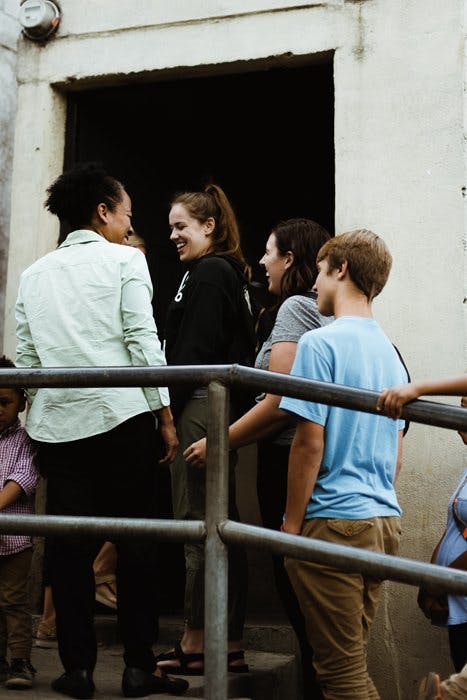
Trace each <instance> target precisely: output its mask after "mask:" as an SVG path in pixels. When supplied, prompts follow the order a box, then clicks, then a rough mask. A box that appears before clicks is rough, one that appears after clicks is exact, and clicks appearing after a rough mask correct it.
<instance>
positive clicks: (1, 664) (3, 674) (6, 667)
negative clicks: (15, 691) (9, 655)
mask: <svg viewBox="0 0 467 700" xmlns="http://www.w3.org/2000/svg"><path fill="white" fill-rule="evenodd" d="M9 673H10V664H9V663H8V661H7V660H6V658H5V657H4V656H0V683H5V681H6V679H7V678H8V674H9Z"/></svg>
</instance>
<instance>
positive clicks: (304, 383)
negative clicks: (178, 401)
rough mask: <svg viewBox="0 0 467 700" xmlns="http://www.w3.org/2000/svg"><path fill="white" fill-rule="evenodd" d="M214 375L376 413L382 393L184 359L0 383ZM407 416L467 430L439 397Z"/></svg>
mask: <svg viewBox="0 0 467 700" xmlns="http://www.w3.org/2000/svg"><path fill="white" fill-rule="evenodd" d="M212 381H218V382H222V384H224V385H226V386H239V387H245V388H249V389H258V391H265V390H267V391H269V392H270V393H273V394H278V395H279V396H293V397H294V398H298V399H308V400H312V401H316V402H317V403H324V404H328V405H334V406H340V407H342V408H350V409H353V410H358V411H364V412H367V413H376V410H375V405H376V399H377V397H378V393H377V392H375V391H369V390H367V389H360V388H355V387H348V386H342V385H340V384H332V383H330V382H318V381H314V380H311V379H304V378H302V377H291V376H290V375H289V374H283V373H282V372H271V371H268V370H261V369H253V368H251V367H243V366H242V365H236V364H233V365H183V366H173V367H86V368H84V367H82V368H76V367H41V368H38V369H29V368H28V369H26V368H21V369H20V368H15V369H3V368H1V369H0V386H5V387H7V386H26V387H28V388H36V387H43V388H45V387H48V388H54V387H55V388H58V387H104V386H107V387H108V386H113V387H115V386H118V387H124V386H142V387H154V386H166V385H170V384H197V385H198V386H199V385H201V384H203V385H208V384H209V383H210V382H212ZM402 418H404V419H406V420H410V421H413V422H414V423H424V424H426V425H434V426H437V427H439V428H449V429H451V430H467V415H466V411H465V409H463V408H458V407H457V406H450V405H447V404H442V403H438V402H435V401H425V400H417V401H412V402H410V403H409V404H407V405H406V406H404V408H403V410H402Z"/></svg>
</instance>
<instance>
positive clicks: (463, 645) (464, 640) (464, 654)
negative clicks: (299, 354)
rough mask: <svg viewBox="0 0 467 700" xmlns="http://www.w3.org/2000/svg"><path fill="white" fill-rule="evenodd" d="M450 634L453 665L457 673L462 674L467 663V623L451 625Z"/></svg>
mask: <svg viewBox="0 0 467 700" xmlns="http://www.w3.org/2000/svg"><path fill="white" fill-rule="evenodd" d="M448 633H449V648H450V651H451V659H452V663H453V664H454V668H455V669H456V673H460V672H461V671H462V669H463V668H464V666H465V664H466V663H467V622H464V624H462V625H449V627H448Z"/></svg>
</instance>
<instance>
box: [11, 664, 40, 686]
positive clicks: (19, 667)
mask: <svg viewBox="0 0 467 700" xmlns="http://www.w3.org/2000/svg"><path fill="white" fill-rule="evenodd" d="M35 675H36V669H35V668H34V666H31V662H30V661H29V659H12V660H11V664H10V670H9V672H8V675H7V678H6V681H5V686H6V687H7V688H12V689H14V688H17V689H18V690H21V689H22V688H32V684H33V682H34V676H35Z"/></svg>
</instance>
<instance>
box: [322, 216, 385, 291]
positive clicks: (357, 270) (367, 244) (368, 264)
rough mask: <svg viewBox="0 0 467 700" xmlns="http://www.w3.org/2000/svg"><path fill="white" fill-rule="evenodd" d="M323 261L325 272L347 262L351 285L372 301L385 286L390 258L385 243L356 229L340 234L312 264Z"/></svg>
mask: <svg viewBox="0 0 467 700" xmlns="http://www.w3.org/2000/svg"><path fill="white" fill-rule="evenodd" d="M324 259H326V260H327V262H328V272H331V271H332V270H335V269H336V268H338V267H340V266H341V265H342V263H343V262H344V260H346V261H347V267H348V271H349V275H350V277H351V279H352V281H353V282H354V284H355V285H356V286H357V287H358V288H359V289H360V290H361V291H362V292H363V293H364V294H365V296H366V297H367V298H368V301H372V300H373V299H374V298H375V297H377V296H378V294H379V293H380V292H381V290H382V289H383V288H384V285H385V284H386V282H387V279H388V277H389V273H390V271H391V267H392V255H391V253H390V252H389V249H388V247H387V245H386V243H385V242H384V241H383V239H382V238H380V237H379V236H378V235H376V233H373V231H368V230H367V229H357V230H355V231H347V232H346V233H341V234H340V235H338V236H336V237H335V238H331V239H330V240H329V241H327V242H326V243H325V244H324V245H323V246H322V248H320V250H319V253H318V257H317V258H316V262H321V261H322V260H324Z"/></svg>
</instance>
